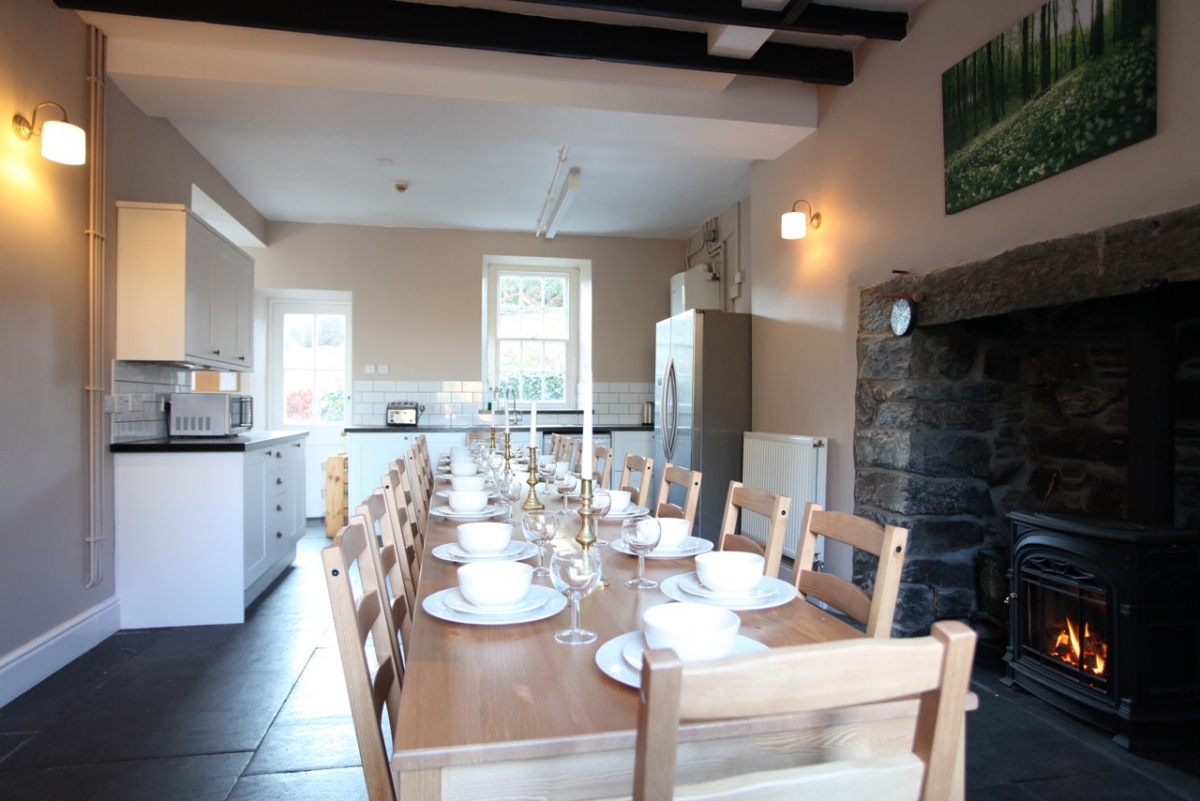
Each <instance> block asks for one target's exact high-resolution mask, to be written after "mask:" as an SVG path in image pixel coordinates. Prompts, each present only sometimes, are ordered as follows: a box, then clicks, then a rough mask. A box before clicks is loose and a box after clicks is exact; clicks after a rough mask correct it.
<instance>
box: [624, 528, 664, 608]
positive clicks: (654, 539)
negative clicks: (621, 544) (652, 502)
mask: <svg viewBox="0 0 1200 801" xmlns="http://www.w3.org/2000/svg"><path fill="white" fill-rule="evenodd" d="M661 536H662V526H660V525H659V524H658V520H657V519H656V518H653V517H650V516H649V515H642V516H641V517H631V518H629V519H628V520H626V521H625V523H624V524H623V525H622V526H621V538H622V539H623V540H625V546H626V547H627V548H629V550H631V551H633V552H634V553H636V554H637V558H638V572H637V578H632V579H630V580H629V581H627V582H625V586H626V587H632V588H634V589H635V590H652V589H654V588H655V587H657V586H658V582H657V581H655V580H654V579H648V578H646V551H649V550H652V549H653V548H654V546H655V545H658V540H659V538H660V537H661Z"/></svg>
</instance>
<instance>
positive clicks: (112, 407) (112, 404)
mask: <svg viewBox="0 0 1200 801" xmlns="http://www.w3.org/2000/svg"><path fill="white" fill-rule="evenodd" d="M116 411H117V396H116V395H105V396H104V413H105V414H114V413H115V412H116Z"/></svg>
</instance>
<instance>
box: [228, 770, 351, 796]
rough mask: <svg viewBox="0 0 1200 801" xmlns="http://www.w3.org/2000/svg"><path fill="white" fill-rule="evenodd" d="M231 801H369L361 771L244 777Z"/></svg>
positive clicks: (268, 774)
mask: <svg viewBox="0 0 1200 801" xmlns="http://www.w3.org/2000/svg"><path fill="white" fill-rule="evenodd" d="M228 801H367V785H366V782H365V781H364V780H363V774H362V769H361V768H357V767H356V768H340V769H337V770H317V771H309V772H304V773H265V774H260V775H255V776H243V777H242V778H241V779H239V780H238V783H237V784H236V785H235V786H234V788H233V792H232V793H230V795H229V799H228Z"/></svg>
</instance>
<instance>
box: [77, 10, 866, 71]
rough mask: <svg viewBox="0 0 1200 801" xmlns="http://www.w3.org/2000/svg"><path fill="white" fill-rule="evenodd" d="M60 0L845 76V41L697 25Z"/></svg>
mask: <svg viewBox="0 0 1200 801" xmlns="http://www.w3.org/2000/svg"><path fill="white" fill-rule="evenodd" d="M55 3H56V4H57V5H58V7H59V8H65V9H74V10H77V11H97V12H105V13H111V14H126V15H133V16H139V17H153V18H159V19H174V20H183V21H188V22H208V23H214V24H218V25H236V26H241V27H248V28H265V29H271V30H281V31H292V32H296V33H310V34H321V35H326V36H345V37H352V38H359V39H375V40H383V41H390V42H407V43H410V44H423V45H436V46H441V47H461V48H469V49H473V50H493V51H501V52H508V53H525V54H530V55H538V56H554V57H559V58H577V59H595V60H598V61H613V62H620V63H624V64H638V65H641V66H648V67H670V68H674V69H687V70H700V71H704V72H720V73H727V74H728V73H732V74H737V75H753V76H757V77H765V78H782V79H785V80H795V81H806V82H809V83H819V84H831V85H835V86H845V85H847V84H849V83H851V82H852V81H853V80H854V57H853V55H852V54H851V53H850V52H848V51H843V50H833V49H827V48H817V47H804V46H799V45H785V44H777V43H774V42H767V43H766V44H764V45H763V46H762V47H761V48H760V49H759V50H758V52H757V53H755V54H754V56H752V57H751V58H748V59H740V58H727V57H723V56H711V55H709V54H708V38H707V36H706V35H705V34H704V33H691V32H686V31H671V30H664V29H662V28H643V27H633V26H626V25H605V24H601V23H596V22H581V21H576V20H562V19H550V18H547V17H537V16H530V15H525V14H508V13H504V12H499V11H490V10H483V9H475V8H462V7H455V6H434V5H422V4H420V3H403V2H394V0H354V1H353V2H347V1H346V0H328V1H327V2H312V0H309V1H308V2H304V1H303V0H171V1H170V2H164V1H163V0H55Z"/></svg>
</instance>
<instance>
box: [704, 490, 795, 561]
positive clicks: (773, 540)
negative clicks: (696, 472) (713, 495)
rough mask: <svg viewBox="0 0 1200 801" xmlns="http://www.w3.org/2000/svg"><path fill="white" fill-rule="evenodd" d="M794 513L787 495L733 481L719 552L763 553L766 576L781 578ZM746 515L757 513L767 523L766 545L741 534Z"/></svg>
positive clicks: (726, 499) (728, 495)
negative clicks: (780, 566)
mask: <svg viewBox="0 0 1200 801" xmlns="http://www.w3.org/2000/svg"><path fill="white" fill-rule="evenodd" d="M791 509H792V499H791V498H789V497H788V496H786V495H776V494H774V493H771V492H767V491H766V490H761V489H756V488H754V487H747V486H745V485H743V484H742V482H740V481H730V482H729V491H728V493H726V496H725V515H724V517H722V518H721V534H720V537H719V538H718V540H717V548H718V549H719V550H722V551H727V550H750V551H756V552H761V553H762V555H763V559H764V560H765V564H764V566H763V573H764V575H767V576H769V577H771V578H778V576H779V565H780V563H781V562H782V561H783V541H784V539H785V538H786V537H787V525H788V519H789V518H788V515H789V514H790V513H791ZM746 512H753V513H755V514H759V515H762V516H763V517H765V518H766V519H767V541H766V544H765V545H761V546H759V545H758V544H757V543H753V541H752V540H749V538H748V537H746V536H745V535H744V534H742V533H741V528H740V521H741V518H742V516H744V513H746Z"/></svg>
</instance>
